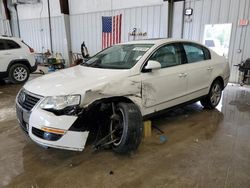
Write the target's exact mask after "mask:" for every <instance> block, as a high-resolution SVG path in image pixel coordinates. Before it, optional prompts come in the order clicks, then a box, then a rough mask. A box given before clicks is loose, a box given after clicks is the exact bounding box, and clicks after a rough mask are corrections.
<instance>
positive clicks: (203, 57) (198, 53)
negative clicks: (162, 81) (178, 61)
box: [183, 43, 213, 99]
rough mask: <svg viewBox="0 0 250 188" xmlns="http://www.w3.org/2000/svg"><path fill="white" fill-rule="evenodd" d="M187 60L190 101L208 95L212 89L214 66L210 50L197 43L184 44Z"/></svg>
mask: <svg viewBox="0 0 250 188" xmlns="http://www.w3.org/2000/svg"><path fill="white" fill-rule="evenodd" d="M183 49H184V51H185V54H186V59H187V65H188V66H187V73H188V76H187V79H188V86H187V92H188V94H189V97H190V99H194V98H198V97H200V96H203V95H206V94H207V93H208V90H209V87H210V85H209V84H210V83H211V82H210V81H211V78H212V72H213V66H212V62H211V55H210V52H209V50H208V49H206V48H205V47H203V46H201V45H199V44H196V43H183Z"/></svg>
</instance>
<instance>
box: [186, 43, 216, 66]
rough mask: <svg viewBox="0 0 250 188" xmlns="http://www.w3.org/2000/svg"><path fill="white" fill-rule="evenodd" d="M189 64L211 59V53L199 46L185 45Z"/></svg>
mask: <svg viewBox="0 0 250 188" xmlns="http://www.w3.org/2000/svg"><path fill="white" fill-rule="evenodd" d="M183 47H184V50H185V52H186V56H187V61H188V63H195V62H198V61H203V60H207V59H211V56H210V52H209V50H208V49H206V48H205V47H203V46H200V45H198V44H183Z"/></svg>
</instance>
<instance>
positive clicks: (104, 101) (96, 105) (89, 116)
mask: <svg viewBox="0 0 250 188" xmlns="http://www.w3.org/2000/svg"><path fill="white" fill-rule="evenodd" d="M121 102H124V103H133V104H135V105H136V106H137V107H138V109H139V110H141V109H140V107H139V105H138V104H136V102H134V101H133V100H132V99H130V98H129V97H127V96H112V97H107V98H101V99H97V100H95V101H93V102H91V103H90V104H89V105H88V106H86V107H84V108H82V110H81V113H79V115H78V118H77V120H76V121H75V122H74V123H73V125H72V126H71V127H70V130H78V131H86V130H87V131H90V130H91V129H92V128H93V127H92V126H93V123H87V121H90V122H91V121H93V120H96V119H93V117H94V118H95V117H97V115H98V113H102V110H103V109H106V110H104V111H105V113H107V111H109V110H110V107H111V104H112V103H115V104H118V103H121ZM103 114H104V113H102V115H103ZM98 117H99V116H98ZM98 126H99V125H98Z"/></svg>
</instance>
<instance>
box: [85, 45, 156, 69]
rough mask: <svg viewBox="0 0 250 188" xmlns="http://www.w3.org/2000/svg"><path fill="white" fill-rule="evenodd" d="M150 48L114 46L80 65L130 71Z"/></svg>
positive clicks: (142, 46) (143, 46)
mask: <svg viewBox="0 0 250 188" xmlns="http://www.w3.org/2000/svg"><path fill="white" fill-rule="evenodd" d="M152 46H153V44H124V45H116V46H113V47H110V48H107V49H105V50H103V51H102V52H100V53H98V54H96V55H95V56H93V57H92V58H91V59H89V60H88V61H87V62H85V63H84V64H82V65H83V66H89V67H97V68H107V69H130V68H132V67H133V66H134V65H135V64H136V63H137V62H138V61H139V60H140V58H141V57H142V56H143V55H144V54H145V53H146V52H147V51H148V50H149V49H150V48H151V47H152Z"/></svg>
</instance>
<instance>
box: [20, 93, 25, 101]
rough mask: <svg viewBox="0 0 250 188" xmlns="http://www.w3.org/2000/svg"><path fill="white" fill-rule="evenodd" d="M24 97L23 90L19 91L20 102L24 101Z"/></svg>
mask: <svg viewBox="0 0 250 188" xmlns="http://www.w3.org/2000/svg"><path fill="white" fill-rule="evenodd" d="M25 99H26V95H25V93H24V92H21V93H20V101H21V102H22V103H24V102H25Z"/></svg>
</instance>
